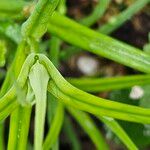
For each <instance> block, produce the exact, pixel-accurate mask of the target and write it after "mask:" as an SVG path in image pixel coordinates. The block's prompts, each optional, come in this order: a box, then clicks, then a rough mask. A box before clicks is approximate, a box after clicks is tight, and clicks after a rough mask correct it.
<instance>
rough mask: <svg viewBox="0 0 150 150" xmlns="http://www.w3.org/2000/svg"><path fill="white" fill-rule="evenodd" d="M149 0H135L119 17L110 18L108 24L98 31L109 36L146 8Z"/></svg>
mask: <svg viewBox="0 0 150 150" xmlns="http://www.w3.org/2000/svg"><path fill="white" fill-rule="evenodd" d="M149 2H150V0H142V1H141V0H136V1H135V2H134V3H133V4H132V5H131V6H129V8H127V9H126V10H124V11H123V12H121V13H120V14H119V15H117V16H114V17H112V18H110V20H109V22H108V23H106V24H104V25H103V26H101V27H100V28H99V29H98V31H99V32H101V33H104V34H110V33H112V32H113V31H115V30H116V29H117V28H118V27H120V26H121V25H122V24H123V23H125V22H126V21H128V20H129V19H131V17H132V16H133V15H135V14H136V13H137V12H138V11H140V10H141V9H142V8H143V7H144V6H146V5H147V4H148V3H149Z"/></svg>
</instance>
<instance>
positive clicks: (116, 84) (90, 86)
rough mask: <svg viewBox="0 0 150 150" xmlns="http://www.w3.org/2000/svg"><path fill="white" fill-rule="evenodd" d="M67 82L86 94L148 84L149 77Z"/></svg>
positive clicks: (87, 79) (83, 79) (135, 76)
mask: <svg viewBox="0 0 150 150" xmlns="http://www.w3.org/2000/svg"><path fill="white" fill-rule="evenodd" d="M67 81H68V82H70V83H71V84H73V85H74V86H76V87H78V88H79V89H82V90H84V91H87V92H100V91H109V90H116V89H123V88H128V87H132V86H134V85H147V84H150V75H130V76H122V77H121V76H120V77H110V78H80V79H76V78H68V79H67Z"/></svg>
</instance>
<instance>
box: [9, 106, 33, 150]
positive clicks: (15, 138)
mask: <svg viewBox="0 0 150 150" xmlns="http://www.w3.org/2000/svg"><path fill="white" fill-rule="evenodd" d="M31 108H32V107H21V106H20V107H17V108H16V109H15V111H14V112H13V113H12V114H11V119H10V128H9V140H8V148H7V149H8V150H20V149H21V150H25V149H26V146H27V138H28V131H29V123H30V116H31Z"/></svg>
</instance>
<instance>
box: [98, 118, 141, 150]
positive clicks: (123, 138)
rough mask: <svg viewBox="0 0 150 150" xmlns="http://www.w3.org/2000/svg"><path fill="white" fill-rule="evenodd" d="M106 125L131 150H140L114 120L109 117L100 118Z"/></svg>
mask: <svg viewBox="0 0 150 150" xmlns="http://www.w3.org/2000/svg"><path fill="white" fill-rule="evenodd" d="M98 118H99V119H100V120H101V121H102V122H103V123H104V124H106V125H107V126H108V127H109V128H110V129H111V130H112V131H113V132H114V133H115V134H116V135H117V136H118V137H119V138H120V139H121V141H122V142H123V143H124V144H125V145H126V146H127V148H128V149H129V150H138V148H137V147H136V145H135V144H134V143H133V142H132V140H131V139H130V138H129V136H128V135H127V134H126V132H125V131H124V130H123V128H122V127H121V126H120V125H119V124H118V123H117V122H116V121H115V120H114V119H113V118H107V117H98Z"/></svg>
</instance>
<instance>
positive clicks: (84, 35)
mask: <svg viewBox="0 0 150 150" xmlns="http://www.w3.org/2000/svg"><path fill="white" fill-rule="evenodd" d="M49 21H50V22H49V27H48V30H49V32H51V33H52V34H53V35H56V36H58V37H60V38H61V39H63V40H64V41H66V42H68V43H70V44H73V45H75V46H78V47H80V48H83V49H85V50H87V51H89V52H92V53H95V54H97V55H99V56H103V57H105V58H108V59H111V60H114V61H116V62H119V63H121V64H124V65H126V66H129V67H131V68H134V69H137V70H139V71H143V72H146V73H149V72H150V56H149V55H148V54H146V53H144V52H141V51H140V50H139V49H137V48H134V47H132V46H130V45H127V44H125V43H122V42H120V41H118V40H115V39H112V38H110V37H108V36H106V35H103V34H100V33H97V32H95V31H93V30H91V29H88V28H86V27H84V26H82V25H80V24H78V23H76V22H74V21H72V20H70V19H68V18H66V17H64V16H61V15H59V14H58V13H56V12H55V13H54V14H53V16H51V17H50V20H49ZM60 22H61V24H60Z"/></svg>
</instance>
